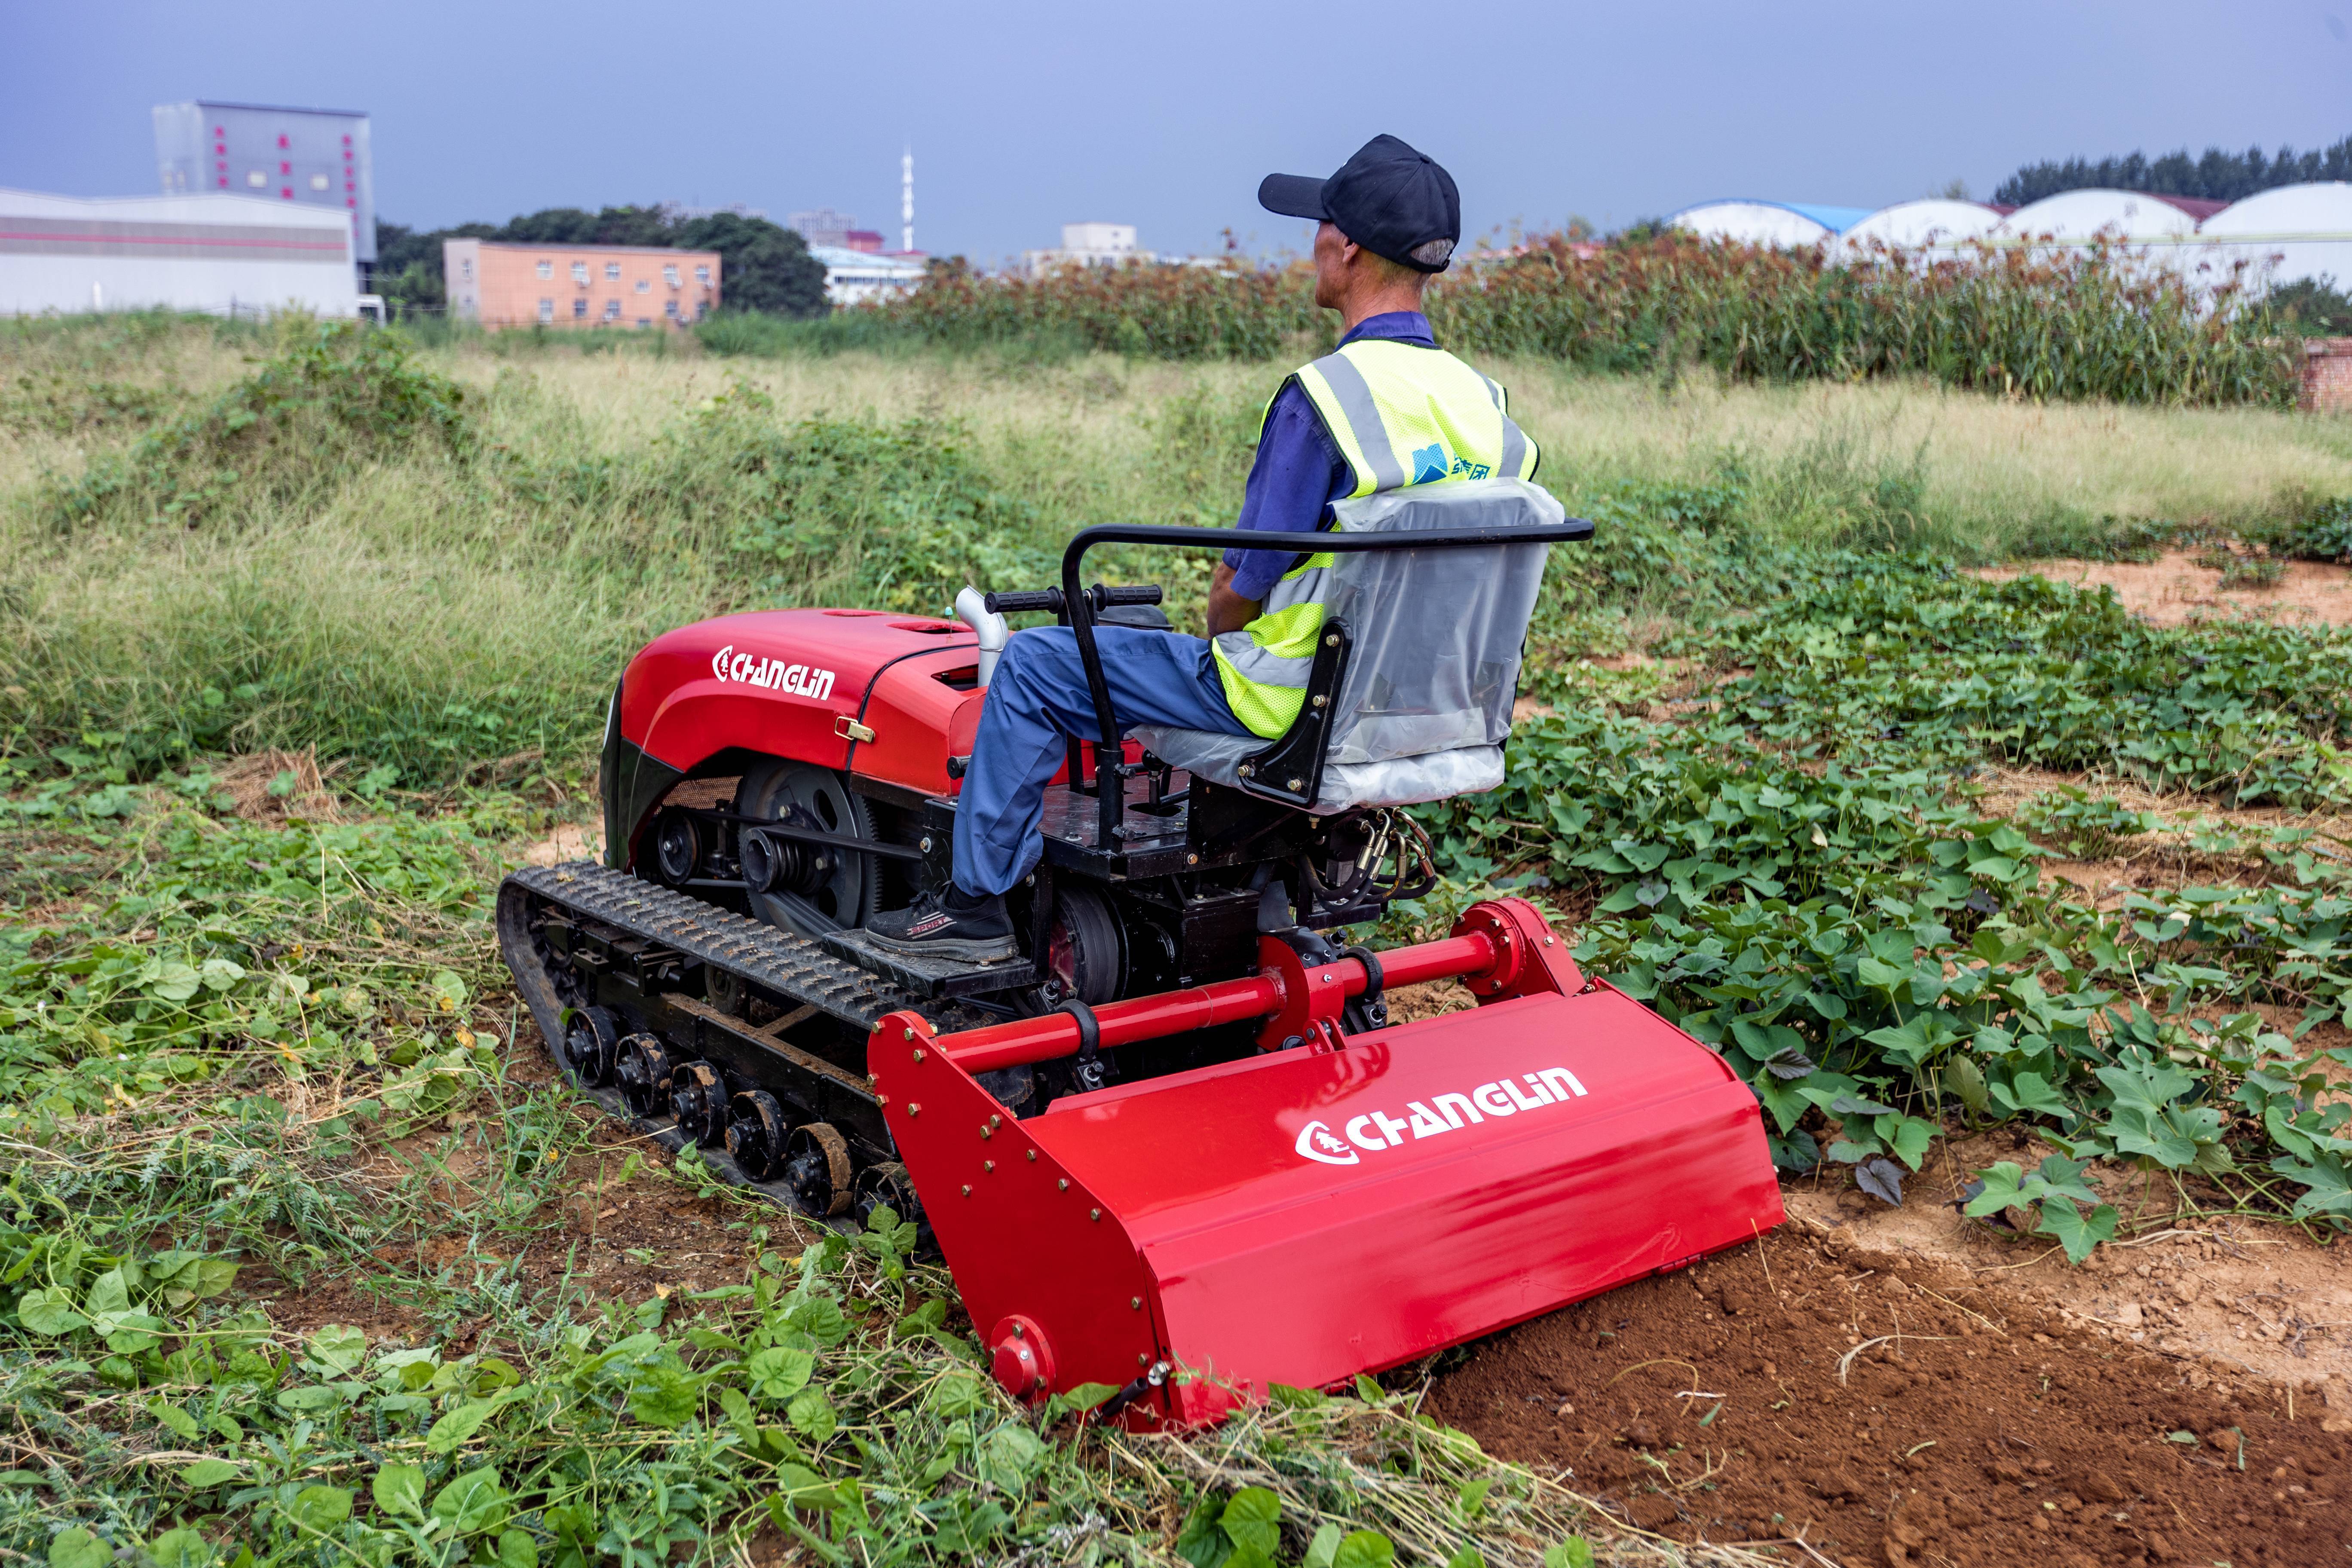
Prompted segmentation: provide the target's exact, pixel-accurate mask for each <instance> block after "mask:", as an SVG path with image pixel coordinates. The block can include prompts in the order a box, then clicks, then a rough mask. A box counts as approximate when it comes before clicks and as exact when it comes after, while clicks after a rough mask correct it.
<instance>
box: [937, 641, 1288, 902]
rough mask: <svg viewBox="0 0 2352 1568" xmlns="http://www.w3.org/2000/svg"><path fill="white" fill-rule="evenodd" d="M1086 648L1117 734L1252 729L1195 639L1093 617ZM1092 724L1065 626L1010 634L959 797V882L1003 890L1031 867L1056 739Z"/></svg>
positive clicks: (1088, 730)
mask: <svg viewBox="0 0 2352 1568" xmlns="http://www.w3.org/2000/svg"><path fill="white" fill-rule="evenodd" d="M1095 647H1097V649H1098V650H1099V651H1100V653H1101V655H1102V666H1103V677H1104V679H1106V680H1108V682H1109V683H1110V706H1111V711H1112V712H1113V713H1114V714H1116V715H1117V716H1118V723H1119V728H1120V730H1121V731H1122V732H1123V731H1126V730H1128V729H1129V728H1132V727H1133V726H1135V725H1138V724H1161V725H1166V726H1169V727H1171V728H1173V729H1181V730H1215V731H1222V732H1223V733H1225V734H1228V735H1246V734H1248V733H1249V732H1250V731H1249V726H1247V725H1245V724H1244V723H1243V722H1242V721H1240V720H1238V719H1236V718H1234V710H1232V709H1231V708H1228V707H1227V706H1226V705H1225V692H1224V687H1223V683H1222V682H1221V681H1220V680H1219V679H1218V678H1217V666H1216V661H1215V659H1214V658H1212V657H1211V655H1210V653H1209V645H1208V644H1207V643H1206V642H1204V641H1202V639H1201V638H1199V637H1180V636H1178V635H1177V634H1176V633H1174V632H1159V631H1150V630H1146V629H1145V628H1143V627H1140V626H1097V627H1096V628H1095ZM1097 732H1098V731H1097V725H1096V723H1095V701H1094V695H1093V693H1092V692H1090V691H1088V690H1087V671H1086V666H1085V665H1083V664H1081V663H1080V662H1079V660H1078V643H1077V637H1076V634H1074V633H1073V632H1072V631H1071V630H1070V628H1069V627H1067V626H1039V627H1036V628H1034V629H1033V630H1029V631H1021V632H1014V633H1013V637H1012V640H1011V641H1009V642H1007V643H1006V644H1005V645H1004V653H1003V657H1001V658H999V659H998V660H997V664H996V673H995V675H994V676H992V678H991V679H990V680H989V683H988V701H987V704H986V706H984V707H982V709H981V710H980V733H979V734H978V735H977V736H975V737H974V738H973V741H972V747H971V765H970V766H969V767H968V768H967V769H966V770H965V773H964V778H963V794H962V795H960V796H958V797H957V800H956V820H955V882H956V886H957V887H958V888H959V889H962V891H963V892H964V893H966V894H968V895H969V894H977V893H1001V892H1003V891H1004V890H1005V889H1007V888H1010V887H1012V886H1013V884H1014V883H1016V882H1018V881H1020V880H1021V879H1022V878H1024V877H1025V876H1027V875H1028V874H1029V871H1030V868H1032V867H1034V866H1035V865H1036V863H1037V857H1038V856H1039V855H1040V854H1042V853H1043V852H1044V849H1045V844H1044V841H1043V839H1041V838H1040V837H1039V836H1038V832H1037V824H1038V819H1039V818H1040V817H1041V816H1043V815H1044V803H1045V784H1046V783H1047V781H1048V780H1050V779H1052V778H1053V776H1054V774H1055V772H1056V771H1057V770H1059V769H1060V767H1061V765H1062V756H1063V741H1064V738H1065V737H1066V736H1076V738H1078V739H1079V740H1082V741H1091V740H1094V739H1095V738H1096V736H1097Z"/></svg>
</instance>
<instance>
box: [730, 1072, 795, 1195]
mask: <svg viewBox="0 0 2352 1568" xmlns="http://www.w3.org/2000/svg"><path fill="white" fill-rule="evenodd" d="M791 1131H792V1123H791V1122H790V1121H787V1120H786V1119H785V1116H784V1108H783V1107H782V1105H780V1104H778V1103H777V1102H776V1097H775V1096H774V1095H772V1094H770V1093H769V1092H768V1091H767V1090H766V1089H745V1090H744V1091H743V1092H742V1093H740V1094H739V1095H737V1096H736V1097H735V1098H734V1100H732V1101H730V1104H729V1108H728V1117H727V1152H728V1153H730V1154H731V1155H733V1156H734V1159H735V1163H736V1164H737V1165H738V1166H739V1167H740V1169H741V1170H742V1172H743V1173H744V1174H745V1175H747V1176H749V1177H751V1179H752V1180H753V1181H755V1182H772V1181H774V1180H775V1179H776V1177H777V1175H778V1174H779V1173H782V1170H783V1168H784V1145H785V1141H786V1140H787V1139H788V1138H789V1137H790V1136H791Z"/></svg>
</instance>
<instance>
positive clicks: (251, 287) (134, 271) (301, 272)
mask: <svg viewBox="0 0 2352 1568" xmlns="http://www.w3.org/2000/svg"><path fill="white" fill-rule="evenodd" d="M353 261H354V258H353V257H352V230H351V223H350V221H349V219H348V218H347V217H346V216H344V214H343V213H342V212H341V211H338V210H335V209H332V208H326V207H318V206H308V205H288V204H286V203H284V202H282V201H273V200H270V199H268V198H265V197H256V196H245V195H222V194H220V193H218V192H215V193H213V194H211V195H177V196H115V197H106V198H100V199H97V200H91V199H87V198H83V197H79V196H50V195H38V194H37V193H35V192H31V191H7V190H0V314H7V315H38V314H40V313H42V312H44V311H49V310H54V311H58V312H60V313H68V314H69V313H74V312H79V311H89V310H198V311H203V312H205V313H206V314H210V315H238V314H247V315H250V314H274V313H276V312H278V311H281V310H307V311H310V313H312V314H313V315H319V316H351V315H355V314H357V313H358V310H359V282H358V272H357V269H356V268H355V267H354V266H353Z"/></svg>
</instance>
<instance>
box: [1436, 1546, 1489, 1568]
mask: <svg viewBox="0 0 2352 1568" xmlns="http://www.w3.org/2000/svg"><path fill="white" fill-rule="evenodd" d="M1445 1568H1486V1557H1485V1556H1484V1555H1482V1554H1481V1553H1480V1552H1479V1551H1478V1549H1477V1548H1476V1547H1475V1546H1473V1545H1471V1544H1470V1543H1469V1542H1463V1543H1462V1544H1461V1545H1460V1546H1458V1547H1456V1548H1454V1555H1453V1556H1451V1557H1449V1558H1447V1559H1446V1560H1445Z"/></svg>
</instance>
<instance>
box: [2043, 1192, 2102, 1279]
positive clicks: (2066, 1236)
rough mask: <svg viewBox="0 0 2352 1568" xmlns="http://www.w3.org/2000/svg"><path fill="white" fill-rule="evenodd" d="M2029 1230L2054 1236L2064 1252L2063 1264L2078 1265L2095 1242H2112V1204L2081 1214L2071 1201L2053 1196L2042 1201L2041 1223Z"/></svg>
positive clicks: (2088, 1254)
mask: <svg viewBox="0 0 2352 1568" xmlns="http://www.w3.org/2000/svg"><path fill="white" fill-rule="evenodd" d="M2033 1228H2034V1229H2035V1230H2036V1231H2037V1232H2039V1233H2041V1234H2042V1235H2043V1236H2048V1237H2055V1238H2056V1239H2057V1241H2058V1244H2059V1245H2060V1246H2062V1247H2064V1248H2065V1249H2066V1261H2067V1262H2069V1263H2075V1264H2079V1263H2081V1262H2082V1261H2083V1259H2084V1258H2088V1257H2090V1256H2091V1249H2092V1248H2094V1247H2097V1246H2098V1245H2099V1243H2101V1242H2103V1241H2113V1240H2114V1239H2115V1236H2116V1210H2115V1205H2112V1204H2101V1205H2099V1206H2098V1207H2097V1208H2095V1209H2093V1210H2092V1211H2091V1212H2090V1214H2089V1215H2084V1213H2083V1211H2082V1210H2081V1209H2079V1208H2077V1207H2075V1206H2074V1199H2072V1198H2065V1197H2059V1196H2057V1195H2055V1194H2053V1195H2052V1196H2049V1197H2046V1198H2043V1199H2042V1223H2041V1224H2039V1225H2037V1226H2034V1227H2033Z"/></svg>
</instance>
